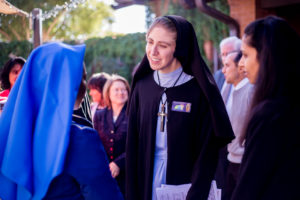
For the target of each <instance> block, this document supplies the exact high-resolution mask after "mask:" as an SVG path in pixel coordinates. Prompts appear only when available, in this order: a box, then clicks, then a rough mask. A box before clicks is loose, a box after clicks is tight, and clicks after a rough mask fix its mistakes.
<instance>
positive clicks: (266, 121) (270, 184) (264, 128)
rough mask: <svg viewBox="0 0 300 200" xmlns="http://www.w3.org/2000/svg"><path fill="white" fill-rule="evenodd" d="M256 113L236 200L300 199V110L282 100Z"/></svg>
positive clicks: (235, 192) (235, 195)
mask: <svg viewBox="0 0 300 200" xmlns="http://www.w3.org/2000/svg"><path fill="white" fill-rule="evenodd" d="M298 103H299V102H298ZM253 113H255V114H254V115H253V117H252V118H251V120H250V122H249V125H248V128H247V135H246V146H245V153H244V156H243V160H242V164H241V168H240V176H239V180H238V182H237V186H236V188H235V191H234V193H233V196H232V200H241V199H242V200H253V199H264V200H283V199H284V200H295V199H300V193H299V187H300V184H299V180H300V162H299V160H300V159H299V156H300V123H299V122H300V115H299V113H300V109H299V107H298V108H295V107H293V106H291V104H290V103H289V102H288V101H284V100H283V99H282V98H281V99H277V100H271V101H270V100H268V101H264V102H262V103H260V104H259V105H258V106H256V107H255V109H254V111H253Z"/></svg>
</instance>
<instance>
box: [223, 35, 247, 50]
mask: <svg viewBox="0 0 300 200" xmlns="http://www.w3.org/2000/svg"><path fill="white" fill-rule="evenodd" d="M226 44H231V45H232V46H233V49H234V51H239V50H240V49H241V45H242V40H241V39H239V38H238V37H236V36H231V37H227V38H224V39H223V40H222V41H221V42H220V49H221V48H222V47H223V46H224V45H226Z"/></svg>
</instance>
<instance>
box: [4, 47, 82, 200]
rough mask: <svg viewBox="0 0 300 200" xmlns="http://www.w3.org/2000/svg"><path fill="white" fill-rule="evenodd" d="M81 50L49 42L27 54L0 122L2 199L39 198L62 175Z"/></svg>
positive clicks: (78, 83)
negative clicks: (53, 180) (52, 181)
mask: <svg viewBox="0 0 300 200" xmlns="http://www.w3.org/2000/svg"><path fill="white" fill-rule="evenodd" d="M84 52H85V46H84V45H78V46H70V45H66V44H63V43H49V44H45V45H42V46H40V47H39V48H37V49H35V50H34V51H33V52H32V53H31V55H30V56H29V58H28V60H27V62H26V63H25V65H24V67H23V69H22V72H21V73H20V75H19V77H18V79H17V81H16V83H15V85H14V87H13V89H12V91H11V93H10V95H9V98H8V101H7V103H6V104H5V106H4V110H3V112H2V115H1V118H0V167H1V171H0V198H2V199H4V200H15V199H17V200H19V199H22V200H26V199H41V198H42V197H43V196H44V195H45V193H46V192H47V188H48V186H49V183H50V182H51V180H52V179H53V178H54V177H55V176H57V175H58V174H59V173H61V172H62V170H63V166H64V159H65V156H66V149H67V147H68V143H69V131H70V126H71V121H72V112H73V106H74V102H75V99H76V96H77V92H78V89H79V85H80V82H81V78H82V71H83V57H84ZM58 130H59V131H58Z"/></svg>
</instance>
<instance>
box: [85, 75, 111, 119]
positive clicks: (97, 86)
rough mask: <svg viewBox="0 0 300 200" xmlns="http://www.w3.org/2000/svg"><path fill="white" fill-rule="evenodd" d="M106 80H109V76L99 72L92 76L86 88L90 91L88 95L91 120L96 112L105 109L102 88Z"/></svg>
mask: <svg viewBox="0 0 300 200" xmlns="http://www.w3.org/2000/svg"><path fill="white" fill-rule="evenodd" d="M108 79H110V75H109V74H107V73H105V72H101V73H96V74H93V75H92V76H91V78H90V79H89V81H88V88H89V90H90V92H89V95H90V96H91V97H92V103H91V114H92V119H93V118H94V115H95V113H96V110H99V109H103V108H105V107H106V106H105V104H104V98H103V87H104V84H105V82H106V81H107V80H108Z"/></svg>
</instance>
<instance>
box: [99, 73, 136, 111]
mask: <svg viewBox="0 0 300 200" xmlns="http://www.w3.org/2000/svg"><path fill="white" fill-rule="evenodd" d="M115 81H121V82H123V83H124V84H125V87H126V90H127V93H128V96H129V92H130V86H129V83H128V81H127V80H126V79H125V78H124V77H122V76H120V75H117V74H113V75H111V78H110V79H108V80H107V81H106V83H105V85H104V87H103V98H104V103H105V105H106V106H107V107H108V108H111V101H110V99H109V91H110V88H111V86H112V84H113V82H115Z"/></svg>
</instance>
